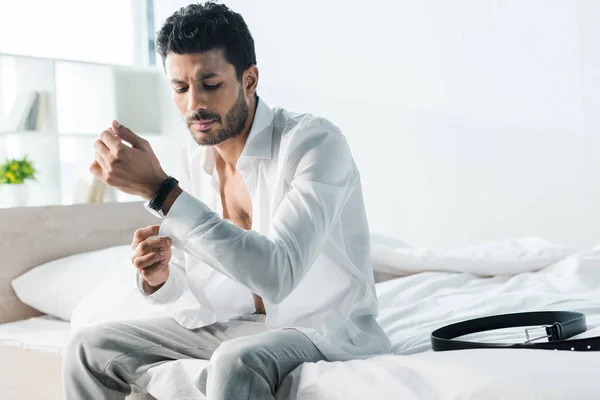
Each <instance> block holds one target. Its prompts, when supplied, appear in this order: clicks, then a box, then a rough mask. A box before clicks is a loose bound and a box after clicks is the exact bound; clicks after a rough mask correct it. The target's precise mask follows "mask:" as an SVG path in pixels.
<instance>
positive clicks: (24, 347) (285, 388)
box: [0, 204, 600, 400]
mask: <svg viewBox="0 0 600 400" xmlns="http://www.w3.org/2000/svg"><path fill="white" fill-rule="evenodd" d="M71 207H75V208H68V207H50V208H40V209H35V208H32V209H19V210H17V213H14V211H15V210H11V214H10V216H8V217H7V213H6V210H0V221H2V222H1V223H0V232H2V234H3V237H9V236H4V235H6V233H7V231H8V233H9V234H10V235H11V236H10V239H9V240H8V241H4V243H9V244H10V246H9V245H7V244H3V246H4V248H2V249H0V250H2V251H3V252H4V253H5V254H9V255H11V256H9V257H8V260H9V261H10V262H8V261H7V262H5V263H3V267H2V275H1V280H0V284H1V285H3V287H2V289H1V293H2V295H3V296H4V297H3V299H2V306H3V307H2V312H1V313H0V316H1V317H2V322H4V323H3V324H0V360H1V367H0V377H2V379H1V381H0V390H1V392H0V393H2V397H3V398H10V399H37V398H44V399H60V398H61V394H60V357H61V352H62V351H63V349H64V346H65V345H66V343H67V342H68V339H69V336H70V332H71V326H70V324H69V322H65V321H62V320H58V319H56V318H52V317H49V316H43V315H39V313H37V312H36V311H35V310H32V309H30V308H28V307H26V306H25V305H23V304H21V303H20V302H19V301H18V299H16V297H15V296H14V293H11V290H10V285H8V286H7V282H9V281H10V280H11V279H13V278H14V277H16V276H17V275H18V274H20V273H22V272H23V271H24V270H26V269H28V268H31V267H32V266H34V265H38V264H39V263H41V262H44V261H47V260H50V259H53V258H58V257H62V256H64V255H66V254H72V253H75V252H81V251H87V250H93V249H100V248H104V247H106V246H112V245H115V244H122V243H126V242H128V241H130V238H131V233H132V232H133V229H135V228H136V227H138V226H140V224H142V225H145V224H149V223H152V222H153V220H152V217H150V216H147V215H145V213H143V210H141V207H139V205H138V204H114V205H96V206H71ZM74 215H75V216H77V215H80V217H81V218H83V216H85V221H87V223H86V224H85V226H80V225H78V224H77V223H75V222H65V221H75V220H76V219H75V218H74V217H73V216H74ZM3 218H9V219H11V218H12V222H13V223H12V224H7V223H5V221H7V219H3ZM40 221H42V225H43V226H44V227H45V228H46V229H49V230H51V231H52V235H51V237H52V238H53V241H52V243H48V242H47V241H44V240H40V238H42V237H43V232H44V230H36V231H35V232H34V233H33V234H32V233H27V232H29V231H30V229H26V228H24V227H25V226H26V225H27V224H29V225H30V226H34V225H35V226H36V227H39V226H40V223H39V222H40ZM33 222H35V224H34V223H33ZM9 227H10V228H9ZM46 232H47V231H46ZM30 234H32V235H33V237H30V238H29V240H27V241H25V237H26V235H30ZM75 238H77V240H75ZM18 243H29V245H28V246H29V247H27V249H25V248H24V246H25V245H19V244H18ZM31 247H33V249H32V248H31ZM375 247H376V248H377V246H375ZM497 249H498V248H497V247H496V248H495V250H493V251H492V253H498V250H497ZM24 250H28V251H27V252H24ZM488 250H489V249H488ZM536 252H537V253H539V251H538V250H536ZM25 253H27V254H28V256H27V257H25V256H24V254H25ZM400 253H401V252H398V251H396V253H395V254H396V255H397V254H400ZM537 253H536V256H537V257H538V258H539V254H537ZM377 254H379V255H381V254H384V252H380V253H379V252H378V253H377ZM410 254H411V255H412V256H414V254H415V252H414V251H413V252H410ZM419 254H421V255H422V252H420V253H419ZM484 258H486V259H489V258H490V257H489V256H486V257H484ZM554 258H555V259H556V260H555V261H553V262H550V261H548V260H549V259H547V260H545V261H544V262H545V263H547V265H545V266H544V267H543V268H541V269H540V268H538V267H539V266H537V267H536V268H531V269H536V270H537V269H540V270H539V271H529V270H527V268H523V267H522V266H521V267H519V268H516V269H515V270H514V271H512V272H511V273H510V274H506V275H503V276H492V275H494V274H489V275H490V276H481V275H485V274H474V273H472V272H474V270H473V268H474V267H473V265H469V263H468V262H459V263H456V260H457V259H458V260H460V259H459V258H457V257H456V254H455V257H454V258H453V261H454V262H455V264H456V265H455V266H454V267H453V268H449V269H454V270H449V271H443V269H444V266H445V265H449V264H448V263H447V262H446V263H443V262H441V263H438V264H437V267H438V269H441V271H427V270H423V271H419V270H418V268H413V269H412V270H411V269H410V268H408V270H409V271H408V272H407V271H404V272H405V275H406V276H402V277H398V278H394V279H390V280H387V281H384V282H380V283H378V284H377V292H378V297H379V301H380V313H379V318H378V319H379V322H380V324H381V325H382V327H383V328H384V330H385V331H386V333H387V334H388V336H389V337H390V340H391V342H392V345H393V349H392V350H393V354H388V355H382V356H378V357H373V358H371V359H367V360H354V361H348V362H334V363H331V362H318V363H307V364H304V365H303V366H301V367H299V368H298V369H296V370H295V371H294V372H293V373H292V374H290V375H289V376H288V377H287V378H286V379H285V380H284V383H283V385H282V387H281V388H280V390H279V391H278V393H277V398H278V399H288V398H289V399H311V400H318V399H328V400H335V399H365V398H373V399H400V398H401V399H415V400H416V399H432V400H433V399H440V400H441V399H473V400H475V399H477V400H481V399H490V400H491V399H534V398H543V399H596V398H600V381H598V380H597V379H596V375H597V371H600V357H599V355H600V353H597V352H588V353H582V352H553V351H540V350H505V349H502V350H469V351H455V352H444V353H434V352H431V351H430V345H429V333H430V332H431V331H432V330H434V329H435V328H437V327H439V326H441V325H444V324H448V323H452V322H455V321H459V320H463V319H467V318H473V317H478V316H483V315H492V314H500V313H505V312H517V311H532V310H548V309H563V310H573V311H581V312H584V313H585V314H586V316H587V318H588V331H587V332H586V333H584V334H582V335H580V336H579V337H586V336H594V335H600V247H599V248H595V249H591V250H589V251H585V252H581V253H572V252H571V253H565V254H562V255H556V254H554ZM374 259H376V257H375V258H374ZM387 259H388V260H392V261H393V263H398V262H399V259H398V258H390V257H387ZM11 260H12V261H11ZM435 261H436V260H432V259H431V258H429V259H428V262H427V263H428V265H432V264H436V262H435ZM437 261H439V259H438V260H437ZM477 265H478V266H479V265H482V264H481V263H479V264H477ZM515 265H516V264H515ZM540 265H541V264H540ZM388 267H389V266H388ZM486 267H489V264H486ZM461 268H464V269H465V270H466V271H467V272H464V271H463V272H461V271H460V269H461ZM377 269H378V270H381V271H383V272H387V273H388V277H389V275H390V273H392V274H391V275H393V272H395V271H393V270H390V269H389V268H388V269H387V270H386V269H385V268H379V266H378V268H377ZM472 338H473V339H478V340H487V341H505V342H510V341H523V340H524V334H523V330H522V329H508V330H502V331H495V332H488V333H482V334H477V335H472ZM205 365H206V362H204V361H200V360H182V361H174V362H170V363H164V364H162V365H160V366H158V367H155V368H153V370H151V371H149V374H151V376H152V378H151V380H150V382H151V384H150V386H149V387H148V390H149V391H150V393H152V395H153V396H149V395H148V396H146V398H157V399H201V398H202V397H201V396H200V395H199V394H198V392H197V389H196V387H195V385H194V382H195V378H196V377H197V376H198V375H199V374H200V372H201V371H202V369H203V368H204V367H205ZM31 382H35V383H36V384H35V385H32V384H31ZM136 396H137V397H136ZM129 397H130V398H143V397H142V395H131V396H129Z"/></svg>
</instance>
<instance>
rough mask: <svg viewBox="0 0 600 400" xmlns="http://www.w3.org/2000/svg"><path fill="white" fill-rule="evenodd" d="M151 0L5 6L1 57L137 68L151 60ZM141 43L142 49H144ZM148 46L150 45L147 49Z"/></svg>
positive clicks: (56, 0) (61, 0)
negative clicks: (133, 66)
mask: <svg viewBox="0 0 600 400" xmlns="http://www.w3.org/2000/svg"><path fill="white" fill-rule="evenodd" d="M146 4H147V2H146V0H102V1H97V0H93V1H92V0H51V1H50V0H28V1H22V2H19V1H3V2H1V3H0V53H12V54H21V55H29V56H36V57H47V58H58V59H69V60H78V61H90V62H95V63H102V64H120V65H133V64H139V63H140V62H141V61H140V60H148V55H147V53H146V54H144V55H143V56H141V57H140V56H139V54H140V52H141V51H143V52H147V51H148V49H147V45H145V44H146V43H147V40H148V37H147V36H146V34H147V15H143V14H142V15H140V14H139V12H140V11H141V10H143V12H147V11H146V10H147V9H146ZM138 43H139V45H138ZM142 43H144V46H143V50H142Z"/></svg>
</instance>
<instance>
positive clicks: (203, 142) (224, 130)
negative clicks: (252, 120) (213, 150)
mask: <svg viewBox="0 0 600 400" xmlns="http://www.w3.org/2000/svg"><path fill="white" fill-rule="evenodd" d="M248 114H249V108H248V104H246V101H244V91H243V90H242V88H241V87H240V91H239V93H238V98H237V100H236V102H235V104H234V105H233V106H231V108H230V109H229V111H227V114H226V115H225V123H224V124H222V127H221V128H220V129H219V130H218V131H217V132H216V133H214V134H209V133H203V134H202V136H196V135H195V134H194V133H193V132H192V137H193V138H194V140H195V141H196V143H198V144H199V145H200V146H215V145H217V144H220V143H223V142H224V141H226V140H227V139H231V138H234V137H236V136H239V135H240V134H241V133H242V132H243V130H244V127H245V126H246V121H247V120H248ZM197 120H215V121H216V122H219V123H221V121H222V120H221V117H220V116H219V115H218V114H211V113H208V112H207V111H204V110H200V111H198V112H196V113H195V114H194V115H193V116H192V117H191V118H188V119H187V123H188V127H189V126H190V124H191V123H192V122H194V121H197ZM190 132H191V130H190Z"/></svg>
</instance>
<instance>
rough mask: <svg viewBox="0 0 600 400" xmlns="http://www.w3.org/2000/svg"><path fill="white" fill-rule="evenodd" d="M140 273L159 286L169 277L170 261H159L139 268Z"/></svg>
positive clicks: (152, 283)
mask: <svg viewBox="0 0 600 400" xmlns="http://www.w3.org/2000/svg"><path fill="white" fill-rule="evenodd" d="M138 272H139V274H140V275H141V276H142V278H143V279H144V281H146V282H147V283H148V284H149V285H151V286H157V285H160V284H161V283H164V282H165V281H166V280H167V278H168V277H169V269H168V263H167V262H165V261H161V262H157V263H155V264H152V265H151V266H149V267H146V268H143V269H139V270H138Z"/></svg>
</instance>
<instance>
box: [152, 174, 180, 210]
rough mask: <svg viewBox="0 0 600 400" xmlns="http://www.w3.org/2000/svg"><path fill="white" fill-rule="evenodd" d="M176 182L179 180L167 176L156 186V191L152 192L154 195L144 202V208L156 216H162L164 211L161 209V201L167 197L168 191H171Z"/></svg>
mask: <svg viewBox="0 0 600 400" xmlns="http://www.w3.org/2000/svg"><path fill="white" fill-rule="evenodd" d="M178 183H179V181H178V180H177V179H175V178H173V177H172V176H169V177H168V178H167V179H165V181H164V182H163V183H162V184H161V185H160V187H159V188H158V190H157V191H156V193H154V196H153V197H152V199H151V200H150V201H148V202H146V203H144V207H146V209H147V210H148V211H150V213H152V214H154V215H155V216H157V217H158V218H164V217H165V213H164V211H163V203H164V202H165V200H166V199H167V196H168V195H169V193H171V190H173V188H174V187H175V186H176V185H177V184H178Z"/></svg>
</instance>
